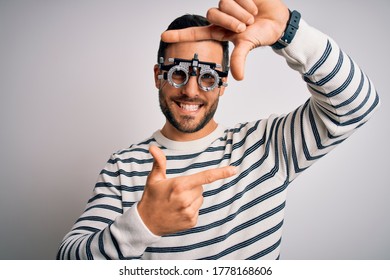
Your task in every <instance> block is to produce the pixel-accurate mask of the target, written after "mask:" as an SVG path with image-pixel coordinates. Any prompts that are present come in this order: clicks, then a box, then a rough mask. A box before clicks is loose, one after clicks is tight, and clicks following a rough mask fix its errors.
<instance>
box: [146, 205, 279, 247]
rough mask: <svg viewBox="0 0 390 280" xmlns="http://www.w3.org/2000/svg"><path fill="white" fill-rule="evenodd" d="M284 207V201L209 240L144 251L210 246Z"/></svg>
mask: <svg viewBox="0 0 390 280" xmlns="http://www.w3.org/2000/svg"><path fill="white" fill-rule="evenodd" d="M284 207H285V203H282V204H281V205H279V206H277V207H276V208H274V209H272V210H270V211H268V212H266V213H264V214H262V215H260V216H258V217H255V218H253V219H251V220H248V221H246V222H245V223H242V224H240V225H238V226H236V227H234V228H232V229H231V230H230V231H229V232H227V233H226V234H224V235H221V236H218V237H215V238H212V239H209V240H205V241H202V242H198V243H195V244H191V245H186V246H177V247H149V248H147V249H146V252H148V253H179V252H186V251H191V250H195V249H199V248H202V247H206V246H211V245H213V244H216V243H220V242H223V241H225V240H227V239H228V238H229V237H230V236H232V235H234V234H236V233H238V232H240V231H242V230H244V229H246V228H248V227H251V226H253V225H256V224H258V223H260V222H261V221H263V220H264V219H266V218H269V217H270V216H272V215H275V214H276V213H278V212H280V211H281V210H283V209H284ZM206 230H207V229H206Z"/></svg>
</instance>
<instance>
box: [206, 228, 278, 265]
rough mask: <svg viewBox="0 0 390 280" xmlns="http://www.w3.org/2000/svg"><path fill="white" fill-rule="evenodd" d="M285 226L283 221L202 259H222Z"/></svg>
mask: <svg viewBox="0 0 390 280" xmlns="http://www.w3.org/2000/svg"><path fill="white" fill-rule="evenodd" d="M282 226H283V221H281V222H280V223H279V224H277V225H276V226H274V227H272V228H270V229H269V230H267V231H264V232H262V233H260V234H258V235H256V236H254V237H252V238H250V239H248V240H245V241H243V242H240V243H238V244H235V245H234V246H231V247H229V248H227V249H225V250H223V251H222V252H220V253H218V254H215V255H212V256H209V257H205V258H201V260H217V259H220V258H222V257H224V256H226V255H228V254H230V253H232V252H234V251H237V250H240V249H242V248H245V247H248V246H250V245H252V244H253V243H255V242H258V241H259V240H261V239H263V238H265V237H267V236H269V235H271V234H273V233H275V232H276V231H278V230H279V229H280V228H281V227H282Z"/></svg>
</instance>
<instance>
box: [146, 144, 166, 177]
mask: <svg viewBox="0 0 390 280" xmlns="http://www.w3.org/2000/svg"><path fill="white" fill-rule="evenodd" d="M149 152H150V153H151V154H152V156H153V159H154V160H153V167H152V170H151V172H150V174H149V176H148V179H149V180H152V181H159V180H163V179H166V168H167V159H166V157H165V155H164V153H163V151H161V149H160V148H158V147H157V146H151V147H150V148H149Z"/></svg>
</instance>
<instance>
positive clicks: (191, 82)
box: [181, 76, 199, 97]
mask: <svg viewBox="0 0 390 280" xmlns="http://www.w3.org/2000/svg"><path fill="white" fill-rule="evenodd" d="M181 93H182V94H184V95H187V96H188V97H195V96H198V95H199V87H198V81H197V76H190V77H189V78H188V82H187V84H185V85H184V86H183V87H182V88H181Z"/></svg>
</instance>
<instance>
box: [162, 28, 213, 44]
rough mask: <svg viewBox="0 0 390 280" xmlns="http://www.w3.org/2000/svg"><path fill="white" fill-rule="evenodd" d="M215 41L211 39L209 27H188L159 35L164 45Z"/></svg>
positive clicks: (211, 33) (211, 34)
mask: <svg viewBox="0 0 390 280" xmlns="http://www.w3.org/2000/svg"><path fill="white" fill-rule="evenodd" d="M211 39H214V40H217V39H216V38H213V32H212V27H211V26H200V27H189V28H184V29H178V30H167V31H165V32H164V33H162V34H161V40H162V41H164V42H166V43H177V42H189V41H202V40H211Z"/></svg>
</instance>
